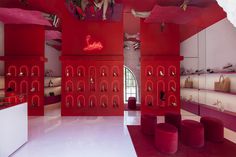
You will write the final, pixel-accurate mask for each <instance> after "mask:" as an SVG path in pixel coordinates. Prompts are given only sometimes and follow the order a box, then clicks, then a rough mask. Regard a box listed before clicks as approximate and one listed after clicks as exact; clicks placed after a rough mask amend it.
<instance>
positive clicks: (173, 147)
mask: <svg viewBox="0 0 236 157" xmlns="http://www.w3.org/2000/svg"><path fill="white" fill-rule="evenodd" d="M155 146H156V148H157V150H159V151H160V152H163V153H168V154H174V153H175V152H177V149H178V129H177V128H176V127H175V126H173V125H171V124H168V123H160V124H157V125H156V128H155Z"/></svg>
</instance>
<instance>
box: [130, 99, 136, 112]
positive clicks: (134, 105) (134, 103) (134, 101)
mask: <svg viewBox="0 0 236 157" xmlns="http://www.w3.org/2000/svg"><path fill="white" fill-rule="evenodd" d="M128 108H129V109H131V110H135V109H136V98H135V97H129V99H128Z"/></svg>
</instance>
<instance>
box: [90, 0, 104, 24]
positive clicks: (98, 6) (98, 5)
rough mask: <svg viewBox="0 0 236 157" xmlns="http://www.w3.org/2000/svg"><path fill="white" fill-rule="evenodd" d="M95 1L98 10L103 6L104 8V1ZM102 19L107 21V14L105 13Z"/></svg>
mask: <svg viewBox="0 0 236 157" xmlns="http://www.w3.org/2000/svg"><path fill="white" fill-rule="evenodd" d="M93 3H94V6H95V7H96V8H97V9H98V10H101V8H102V5H103V4H102V3H96V2H93ZM102 20H103V21H105V20H107V17H106V15H103V16H102Z"/></svg>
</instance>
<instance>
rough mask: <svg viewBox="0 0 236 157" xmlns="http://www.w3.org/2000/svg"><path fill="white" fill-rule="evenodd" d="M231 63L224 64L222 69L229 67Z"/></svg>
mask: <svg viewBox="0 0 236 157" xmlns="http://www.w3.org/2000/svg"><path fill="white" fill-rule="evenodd" d="M232 66H233V65H232V64H231V63H228V64H226V65H225V66H223V69H227V68H231V67H232Z"/></svg>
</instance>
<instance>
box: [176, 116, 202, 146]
mask: <svg viewBox="0 0 236 157" xmlns="http://www.w3.org/2000/svg"><path fill="white" fill-rule="evenodd" d="M180 139H181V142H182V143H183V144H185V145H187V146H192V147H202V146H204V127H203V125H202V124H201V123H199V122H197V121H194V120H183V121H182V122H181V127H180Z"/></svg>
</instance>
